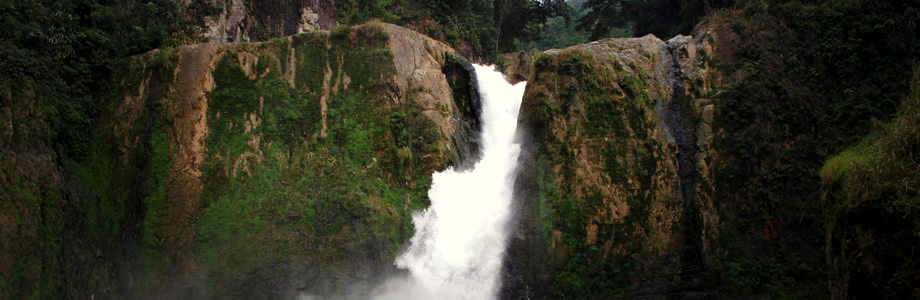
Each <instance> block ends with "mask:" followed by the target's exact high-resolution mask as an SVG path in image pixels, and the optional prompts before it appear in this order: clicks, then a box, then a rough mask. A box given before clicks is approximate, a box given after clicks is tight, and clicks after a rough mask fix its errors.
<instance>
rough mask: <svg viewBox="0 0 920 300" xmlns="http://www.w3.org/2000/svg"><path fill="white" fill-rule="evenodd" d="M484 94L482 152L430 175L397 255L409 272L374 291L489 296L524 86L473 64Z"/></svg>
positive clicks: (505, 218) (503, 241) (386, 295)
mask: <svg viewBox="0 0 920 300" xmlns="http://www.w3.org/2000/svg"><path fill="white" fill-rule="evenodd" d="M474 67H475V70H476V78H477V80H478V82H479V92H480V95H481V98H482V113H481V121H482V132H481V147H482V149H481V150H482V151H481V153H482V159H481V160H480V161H479V162H477V163H476V164H475V165H474V166H473V168H472V169H469V170H465V171H457V170H454V169H447V170H444V171H442V172H438V173H435V174H434V175H433V176H432V184H431V189H430V190H429V191H428V198H429V199H430V200H431V206H430V207H429V208H427V209H425V210H423V211H420V212H416V213H415V214H414V215H413V217H412V218H413V222H414V224H415V230H416V232H415V235H414V236H413V237H412V240H411V245H410V246H409V248H408V249H407V250H406V251H405V252H404V253H402V254H401V255H400V256H399V257H398V258H397V259H396V262H395V264H396V266H398V267H399V268H402V269H407V270H408V271H409V272H408V273H409V275H408V278H399V279H394V280H391V281H390V282H388V283H387V284H385V285H384V286H382V287H380V288H379V290H378V292H377V293H375V294H376V295H375V296H374V298H376V299H495V297H496V293H497V291H498V289H499V287H500V285H501V282H500V278H501V265H502V259H503V256H504V252H505V249H506V246H507V243H508V236H509V228H508V227H509V226H508V225H509V221H510V218H511V196H512V188H513V184H514V178H513V175H514V174H515V168H516V166H517V157H518V153H519V152H520V146H519V145H517V144H515V143H514V135H515V130H516V128H517V119H518V111H519V109H520V106H521V98H522V97H523V95H524V86H525V84H526V83H524V82H521V83H519V84H516V85H511V84H510V83H508V82H507V81H505V79H504V77H503V76H502V74H501V73H500V72H498V71H496V70H494V69H493V68H492V67H490V66H480V65H474Z"/></svg>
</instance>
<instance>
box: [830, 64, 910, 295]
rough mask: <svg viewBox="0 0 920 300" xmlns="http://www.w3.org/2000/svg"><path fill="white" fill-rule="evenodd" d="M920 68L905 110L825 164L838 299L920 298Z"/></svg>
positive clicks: (832, 287) (834, 291)
mask: <svg viewBox="0 0 920 300" xmlns="http://www.w3.org/2000/svg"><path fill="white" fill-rule="evenodd" d="M918 133H920V68H917V67H915V68H914V76H913V80H912V84H911V93H910V95H909V96H908V98H906V99H905V100H904V103H903V104H902V106H901V109H900V110H899V113H898V116H897V117H896V118H895V119H894V120H893V121H891V122H890V123H887V124H880V125H879V126H878V127H877V128H876V129H875V130H874V131H873V132H872V133H871V134H870V135H869V136H867V137H865V138H864V139H863V140H862V141H860V142H859V143H858V144H857V145H855V146H853V147H850V148H848V149H846V150H844V151H843V152H841V153H840V154H838V155H836V156H834V157H832V158H830V159H828V160H827V162H826V163H825V164H824V167H823V168H821V172H820V175H821V184H822V192H823V207H824V210H825V215H824V224H825V226H826V228H827V231H826V232H827V236H826V241H827V244H826V245H825V247H827V248H826V249H827V264H828V273H829V274H828V275H829V280H830V291H831V296H832V297H834V298H835V299H853V298H872V297H878V296H879V295H881V296H882V297H883V298H888V299H898V298H900V299H907V298H917V297H920V288H918V287H917V285H916V283H917V282H918V281H920V272H918V271H917V270H918V268H920V266H918V258H920V256H918V246H917V243H916V241H917V240H918V239H920V218H918V217H917V213H916V211H915V209H916V208H917V206H918V205H920V151H918V150H920V135H918Z"/></svg>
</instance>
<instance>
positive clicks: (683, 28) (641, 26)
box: [578, 0, 734, 39]
mask: <svg viewBox="0 0 920 300" xmlns="http://www.w3.org/2000/svg"><path fill="white" fill-rule="evenodd" d="M733 3H734V0H587V1H586V2H585V3H584V5H583V7H582V9H584V10H588V13H587V14H585V16H584V17H582V18H581V19H579V20H578V28H579V29H582V30H585V31H587V32H589V33H590V34H591V38H592V39H600V38H604V37H607V36H608V35H609V33H610V31H611V30H612V29H614V28H626V27H629V28H631V29H632V31H633V35H634V36H641V35H645V34H649V33H651V34H654V35H656V36H658V37H659V38H668V37H671V36H673V35H676V34H689V33H690V30H692V29H693V26H694V25H696V23H697V22H698V21H699V19H700V18H701V17H703V16H705V15H706V14H708V13H710V12H712V10H713V9H716V8H722V7H727V6H729V5H731V4H733Z"/></svg>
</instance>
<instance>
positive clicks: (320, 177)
mask: <svg viewBox="0 0 920 300" xmlns="http://www.w3.org/2000/svg"><path fill="white" fill-rule="evenodd" d="M379 30H380V29H379V28H376V27H374V25H365V26H363V27H360V28H359V29H351V28H347V27H340V28H337V29H335V30H333V31H332V33H331V35H328V36H327V34H324V33H315V34H307V35H300V36H297V37H296V38H295V39H294V41H293V42H292V43H291V45H290V46H291V47H292V48H293V52H291V54H290V55H294V57H295V60H296V66H297V67H298V68H299V69H298V70H297V71H296V72H297V73H298V76H299V77H300V76H303V77H300V78H319V80H318V81H319V85H318V86H317V82H316V80H315V79H309V80H297V81H295V87H294V88H291V86H290V85H289V83H288V82H287V81H285V79H284V76H283V75H282V73H281V69H282V68H281V66H282V65H285V64H287V63H286V62H282V61H283V60H278V59H277V58H276V57H275V56H273V52H272V51H273V50H271V49H274V48H275V47H276V46H279V45H284V44H285V43H286V42H285V41H273V42H272V43H270V44H266V45H262V46H260V47H261V48H260V49H255V51H254V52H255V53H258V55H260V59H259V65H256V66H255V67H254V68H253V70H266V69H267V70H268V73H267V74H263V75H260V76H259V78H260V79H255V80H254V79H250V77H247V75H246V74H245V73H244V72H243V69H242V68H241V66H240V64H239V59H240V58H239V55H243V51H240V52H227V53H226V54H224V56H223V58H221V59H220V61H219V63H218V65H217V68H216V70H215V71H214V76H215V78H214V79H215V85H216V89H215V90H214V91H213V92H212V94H211V97H210V99H209V107H208V109H209V112H208V115H209V117H208V120H209V126H208V127H209V128H210V130H211V131H210V133H209V135H208V152H209V154H208V157H210V159H209V160H208V162H207V163H206V164H205V166H204V173H203V178H205V179H206V181H205V182H204V189H205V192H204V195H203V196H202V202H203V212H202V214H201V216H200V217H199V219H198V221H197V228H198V235H197V243H196V245H197V246H196V248H197V249H196V252H197V257H200V258H201V260H202V263H204V264H205V265H207V266H208V268H209V280H208V286H209V290H215V291H221V292H220V295H223V296H228V297H231V296H232V297H250V296H255V295H259V294H261V293H267V292H272V291H274V288H273V287H271V286H270V285H269V283H270V282H272V280H273V279H272V278H279V276H282V277H283V276H285V275H283V274H287V273H288V272H290V269H289V268H293V267H295V266H297V267H298V268H306V269H307V270H312V271H311V272H321V273H333V272H336V270H340V269H341V268H343V266H344V265H346V264H348V263H353V262H349V261H347V260H346V259H355V257H365V256H368V255H370V256H371V257H379V258H380V259H382V258H386V257H393V256H395V255H396V251H397V250H398V247H399V246H400V245H401V244H402V243H403V242H404V241H405V240H406V239H407V238H408V236H409V235H411V233H412V225H411V218H409V214H410V213H411V212H412V211H413V210H415V209H419V208H421V207H423V206H424V205H426V204H427V200H426V199H427V198H426V193H427V190H428V185H429V179H428V178H429V176H430V175H431V172H432V171H433V170H434V169H436V168H437V167H438V166H440V165H442V164H443V159H444V158H441V157H440V155H439V149H438V147H437V141H438V140H440V132H439V130H438V129H437V126H435V125H434V124H433V123H431V121H429V120H428V119H426V118H425V117H423V116H421V115H420V114H419V113H418V112H419V111H420V106H418V104H416V103H413V102H412V101H414V100H412V99H408V101H407V103H406V104H404V105H400V106H397V107H393V106H392V105H390V104H389V103H387V101H388V100H387V99H388V98H387V97H384V95H385V94H384V92H385V91H386V89H387V87H386V85H385V84H386V82H384V81H383V80H384V79H386V78H389V77H390V76H392V75H393V74H394V72H395V69H394V67H393V65H392V63H391V61H392V58H391V54H390V52H389V50H388V48H386V36H385V34H384V33H382V32H381V31H379ZM327 39H328V40H329V41H330V47H329V48H327V47H326V40H327ZM241 50H242V49H241ZM250 51H251V50H250ZM327 63H328V64H329V69H326V68H325V66H326V64H327ZM337 64H340V65H337ZM311 66H319V67H311ZM291 67H294V66H286V67H285V68H291ZM327 72H332V73H331V74H327ZM325 76H329V78H332V79H330V80H326V81H324V80H323V78H324V77H325ZM346 77H347V78H350V81H348V83H346V81H345V80H344V79H343V78H346ZM324 82H328V84H329V85H328V86H323V83H324ZM324 95H326V96H328V98H327V99H326V100H325V101H326V103H327V104H328V111H327V116H326V117H325V118H323V117H322V111H321V106H320V102H321V101H322V100H321V99H320V98H321V97H323V96H324ZM324 119H325V120H324ZM324 122H325V123H326V124H328V128H327V129H326V132H327V133H326V136H323V132H324V131H323V123H324ZM252 245H259V246H257V247H253V246H252ZM303 261H307V263H304V262H303ZM363 263H366V264H383V263H387V262H385V261H366V262H363ZM241 274H246V275H241ZM304 280H307V279H304ZM242 284H249V285H255V286H252V288H251V290H242V289H239V288H237V287H238V286H240V285H242ZM310 284H311V285H312V284H316V282H311V283H310Z"/></svg>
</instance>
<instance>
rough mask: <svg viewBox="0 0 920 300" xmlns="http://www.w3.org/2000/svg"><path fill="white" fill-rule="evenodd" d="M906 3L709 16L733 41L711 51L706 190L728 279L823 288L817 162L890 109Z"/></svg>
mask: <svg viewBox="0 0 920 300" xmlns="http://www.w3.org/2000/svg"><path fill="white" fill-rule="evenodd" d="M916 4H917V3H916V2H915V3H913V4H912V3H909V2H908V1H861V0H860V1H826V2H822V3H819V4H803V3H801V2H798V1H787V2H784V3H774V2H757V1H752V2H751V3H749V4H747V5H746V6H745V7H744V9H741V10H733V11H725V12H721V13H719V14H717V15H716V16H715V17H714V18H712V19H711V21H712V22H721V23H725V24H731V25H730V26H731V30H733V31H734V32H735V33H736V34H738V35H739V36H741V41H738V42H737V43H735V44H731V43H729V44H727V45H726V46H728V47H731V49H727V50H726V51H723V53H732V55H724V56H721V57H719V59H721V60H720V61H719V62H720V63H721V64H722V66H723V72H724V73H725V74H734V75H733V76H735V78H736V81H735V82H734V83H733V84H732V85H731V86H730V87H729V88H727V89H725V90H723V91H722V93H721V94H720V95H718V96H717V99H718V101H717V102H716V103H717V111H716V116H715V127H716V128H717V129H718V130H724V134H720V135H717V136H716V139H715V142H714V143H715V144H714V147H715V151H717V152H718V153H719V155H720V156H721V159H720V160H721V161H720V162H719V163H718V164H717V170H716V172H715V174H714V176H715V183H716V187H715V194H714V198H715V201H716V203H717V205H719V206H720V207H721V210H722V211H723V221H724V223H725V225H724V226H725V227H726V228H725V229H724V231H723V234H722V235H723V246H725V247H726V249H727V251H728V254H729V256H728V258H727V259H725V260H724V261H723V262H724V265H725V271H726V273H725V276H727V277H726V279H727V280H728V281H729V282H730V283H732V284H734V285H736V286H739V287H742V289H745V288H751V287H765V288H767V289H768V290H770V291H771V293H773V294H774V296H783V295H785V296H790V294H789V293H793V294H792V295H801V294H800V293H803V292H804V293H809V294H824V293H826V286H827V284H826V283H825V282H824V275H823V273H824V272H825V267H824V266H825V257H824V254H825V252H824V240H825V239H824V232H823V230H824V228H822V227H823V226H822V222H821V220H822V214H823V212H822V209H821V206H820V201H819V198H820V197H819V186H820V185H819V178H818V169H819V168H820V167H821V164H822V162H823V161H824V159H825V158H826V157H828V156H829V155H831V154H833V153H835V152H837V151H839V150H840V149H841V148H842V147H844V146H846V145H848V144H850V143H852V142H855V141H857V140H858V139H859V137H860V136H863V135H864V134H865V133H867V132H868V131H869V129H870V128H871V124H872V122H873V120H874V119H882V120H884V119H888V118H889V117H890V116H891V115H892V114H893V113H894V112H895V109H896V108H897V107H898V103H899V102H900V100H901V99H902V96H903V95H904V93H905V91H907V84H908V80H909V78H910V74H911V69H910V68H911V67H910V66H911V64H912V61H913V60H915V59H916V57H918V55H920V38H918V37H920V34H918V28H917V25H916V24H917V22H916V20H918V19H920V7H918V5H916Z"/></svg>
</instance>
